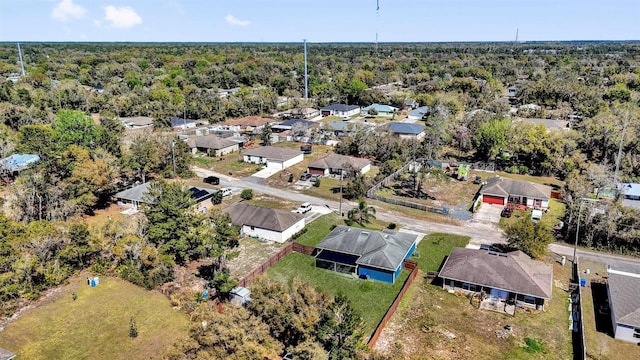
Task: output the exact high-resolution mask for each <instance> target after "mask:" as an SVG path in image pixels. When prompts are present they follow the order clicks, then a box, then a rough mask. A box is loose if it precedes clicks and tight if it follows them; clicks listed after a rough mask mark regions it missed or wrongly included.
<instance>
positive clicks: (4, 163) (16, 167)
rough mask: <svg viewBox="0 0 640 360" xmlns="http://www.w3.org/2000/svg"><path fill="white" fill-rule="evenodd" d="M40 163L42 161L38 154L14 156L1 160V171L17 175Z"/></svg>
mask: <svg viewBox="0 0 640 360" xmlns="http://www.w3.org/2000/svg"><path fill="white" fill-rule="evenodd" d="M38 161H40V156H38V155H36V154H13V155H11V156H8V157H6V158H4V159H0V169H3V170H5V171H7V172H8V173H11V174H15V173H19V172H21V171H23V170H26V169H28V168H30V167H31V166H33V165H35V164H36V163H37V162H38Z"/></svg>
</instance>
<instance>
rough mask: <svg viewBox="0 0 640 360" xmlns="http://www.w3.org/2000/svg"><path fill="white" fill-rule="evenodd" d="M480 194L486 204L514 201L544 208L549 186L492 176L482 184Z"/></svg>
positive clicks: (549, 191)
mask: <svg viewBox="0 0 640 360" xmlns="http://www.w3.org/2000/svg"><path fill="white" fill-rule="evenodd" d="M480 196H481V197H482V200H481V201H482V202H483V203H486V204H498V205H507V203H514V204H520V205H525V206H527V207H529V208H532V209H542V210H545V209H547V208H549V199H550V198H551V186H548V185H542V184H538V183H533V182H530V181H524V180H514V179H508V178H503V177H500V176H494V177H491V178H489V179H488V180H487V183H486V184H485V185H483V186H482V188H481V189H480Z"/></svg>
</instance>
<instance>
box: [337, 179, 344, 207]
mask: <svg viewBox="0 0 640 360" xmlns="http://www.w3.org/2000/svg"><path fill="white" fill-rule="evenodd" d="M343 174H344V169H340V207H339V208H338V212H339V213H340V217H342V177H343Z"/></svg>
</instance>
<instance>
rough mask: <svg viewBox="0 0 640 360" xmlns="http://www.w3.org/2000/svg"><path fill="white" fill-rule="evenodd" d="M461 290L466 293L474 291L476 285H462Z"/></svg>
mask: <svg viewBox="0 0 640 360" xmlns="http://www.w3.org/2000/svg"><path fill="white" fill-rule="evenodd" d="M462 289H464V290H467V291H476V284H469V283H462Z"/></svg>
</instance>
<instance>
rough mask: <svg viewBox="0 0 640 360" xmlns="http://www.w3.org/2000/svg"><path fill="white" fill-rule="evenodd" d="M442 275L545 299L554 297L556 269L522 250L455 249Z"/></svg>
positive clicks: (441, 271)
mask: <svg viewBox="0 0 640 360" xmlns="http://www.w3.org/2000/svg"><path fill="white" fill-rule="evenodd" d="M439 276H440V277H441V278H444V279H453V280H458V281H462V282H467V283H472V284H477V285H482V286H487V287H490V288H495V289H500V290H506V291H510V292H515V293H518V294H524V295H531V296H535V297H538V298H543V299H551V294H552V282H553V267H552V266H551V265H549V264H547V263H544V262H542V261H537V260H532V259H531V258H530V257H529V256H527V254H525V253H523V252H522V251H519V250H518V251H513V252H510V253H507V254H502V253H495V252H491V251H486V250H475V249H465V248H454V249H453V250H452V251H451V254H450V255H449V257H448V258H447V261H446V262H445V264H444V266H443V267H442V270H440V274H439Z"/></svg>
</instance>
